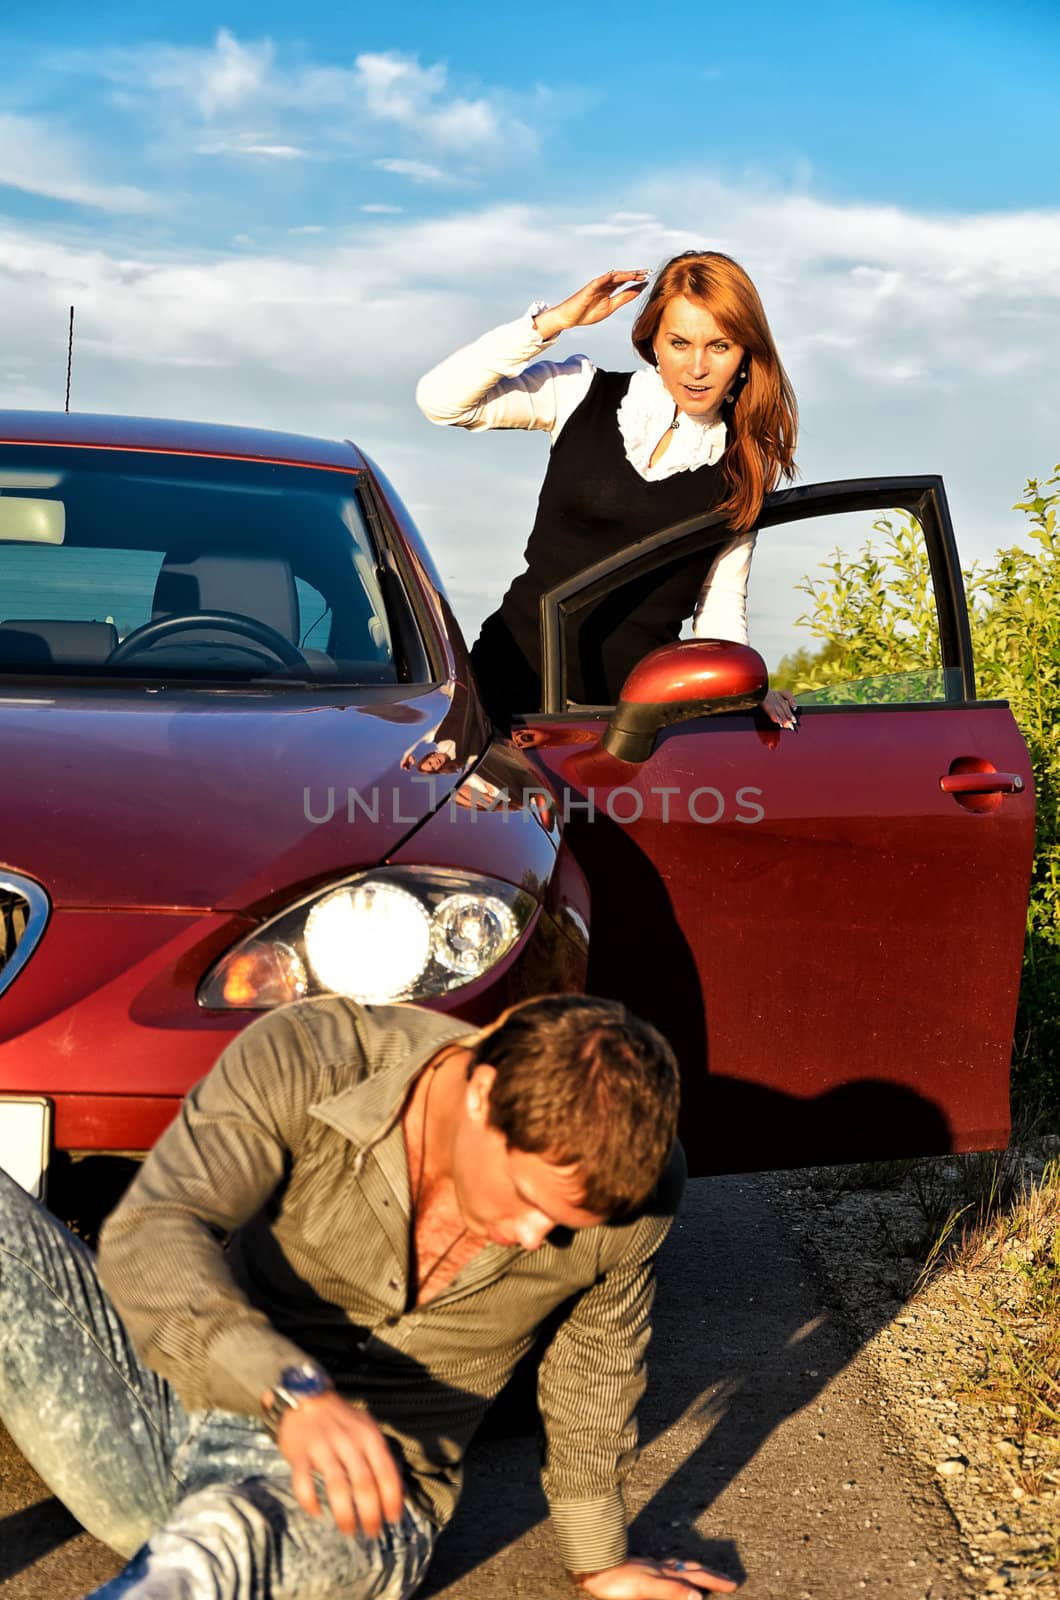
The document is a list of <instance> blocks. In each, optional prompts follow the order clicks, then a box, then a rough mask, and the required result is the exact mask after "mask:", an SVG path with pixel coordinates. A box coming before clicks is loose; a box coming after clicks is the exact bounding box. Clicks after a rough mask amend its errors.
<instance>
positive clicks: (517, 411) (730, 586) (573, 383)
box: [416, 304, 755, 644]
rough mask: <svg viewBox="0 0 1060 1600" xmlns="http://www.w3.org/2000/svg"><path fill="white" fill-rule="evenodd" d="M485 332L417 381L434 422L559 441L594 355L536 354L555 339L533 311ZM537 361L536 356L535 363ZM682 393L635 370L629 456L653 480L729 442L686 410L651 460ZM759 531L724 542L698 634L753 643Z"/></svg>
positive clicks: (622, 423) (701, 602)
mask: <svg viewBox="0 0 1060 1600" xmlns="http://www.w3.org/2000/svg"><path fill="white" fill-rule="evenodd" d="M544 309H545V307H544V305H543V304H535V305H533V306H531V307H530V309H529V311H528V312H527V313H526V314H525V316H522V317H518V318H517V319H516V320H515V321H514V322H506V323H503V324H502V325H501V326H500V327H499V328H493V329H491V330H490V332H489V333H484V334H483V335H482V337H481V338H479V339H476V340H475V341H474V342H473V343H472V344H469V345H465V346H464V347H463V349H461V350H457V351H456V352H455V353H454V354H453V355H451V356H448V357H447V358H446V359H445V360H444V361H441V362H439V364H438V365H437V366H436V367H432V369H431V371H430V372H428V373H426V374H425V375H424V376H423V377H422V378H421V379H420V381H419V383H418V384H417V386H416V403H417V405H418V406H419V408H420V410H421V411H422V412H423V414H424V416H426V417H427V418H428V419H429V420H430V421H431V422H436V423H439V424H440V425H443V426H446V425H447V426H450V427H458V428H467V429H469V430H470V431H471V432H477V431H478V430H479V429H481V428H527V429H538V430H540V431H542V432H545V433H547V434H548V435H549V438H550V443H552V444H554V443H555V441H556V440H557V439H558V438H559V435H560V433H561V432H562V430H563V426H564V424H565V423H566V421H567V419H568V418H569V417H570V416H571V415H572V414H573V413H574V411H575V410H576V408H577V407H578V406H579V405H580V404H581V402H582V401H583V400H584V399H585V396H586V395H587V394H588V392H589V386H590V384H591V383H592V381H593V376H594V374H595V372H596V367H595V366H594V364H593V363H592V362H591V361H590V360H589V358H588V356H581V355H578V356H569V357H568V359H567V360H566V361H536V360H534V358H535V356H539V355H540V354H541V352H542V351H543V350H546V349H548V347H549V346H550V345H552V344H554V343H555V340H554V339H543V338H542V337H541V335H540V334H539V333H538V331H537V329H536V327H535V326H534V321H533V318H534V315H535V314H536V312H538V311H542V310H544ZM528 362H532V363H533V364H532V365H530V366H528V365H527V363H528ZM673 415H674V402H673V400H672V398H671V397H670V395H669V393H668V391H667V389H666V387H665V385H664V383H663V381H662V379H661V378H660V377H659V374H658V373H657V372H656V370H655V368H654V367H644V368H642V369H641V370H639V371H637V372H635V373H634V374H633V377H632V379H631V381H630V385H629V389H628V390H627V392H626V395H625V397H624V398H623V400H622V403H621V405H620V406H619V408H618V426H619V430H620V432H621V434H622V440H623V443H624V446H625V451H626V459H627V460H628V461H629V463H630V465H631V466H632V467H633V468H634V469H635V470H636V471H637V472H639V473H640V476H641V477H642V478H644V479H645V480H646V481H647V482H649V483H651V482H655V481H657V480H659V479H662V478H669V477H672V476H673V474H674V473H676V472H689V471H691V470H692V469H693V468H695V467H702V466H708V465H711V464H713V463H714V462H715V461H717V460H718V458H719V457H720V456H721V453H722V451H723V450H724V449H725V423H724V422H723V421H721V420H719V421H717V422H712V423H702V422H700V421H698V420H697V419H696V418H695V417H687V416H685V415H684V414H682V416H681V417H680V426H679V427H678V428H677V429H676V431H675V432H674V434H673V435H672V437H671V440H670V443H669V445H668V446H667V448H666V451H665V453H664V454H663V456H662V457H661V459H660V460H659V461H657V462H656V464H655V466H652V465H651V456H652V452H653V451H654V450H655V448H656V446H657V445H658V443H659V440H660V439H661V438H662V436H663V434H664V433H665V432H666V430H667V428H669V427H670V425H671V423H672V421H673ZM754 547H755V533H754V530H751V531H750V532H748V533H741V534H738V535H737V536H736V537H735V538H733V539H730V540H728V541H727V543H725V544H723V545H721V547H720V548H719V550H718V553H717V555H716V556H715V557H714V560H713V561H712V563H711V565H710V568H709V570H708V572H707V575H706V577H705V579H704V580H703V585H702V587H701V589H700V591H699V598H698V600H697V601H696V609H695V615H694V618H693V622H692V631H693V633H694V634H695V635H696V637H697V638H699V639H732V640H735V641H736V642H737V643H739V644H746V643H747V642H748V638H747V578H748V574H749V572H750V570H751V556H752V555H753V553H754Z"/></svg>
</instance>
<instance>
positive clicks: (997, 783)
mask: <svg viewBox="0 0 1060 1600" xmlns="http://www.w3.org/2000/svg"><path fill="white" fill-rule="evenodd" d="M939 788H940V789H941V790H942V791H943V793H944V794H1022V793H1023V779H1022V778H1021V777H1020V775H1019V773H1018V772H947V773H946V774H945V776H944V777H941V778H940V779H939Z"/></svg>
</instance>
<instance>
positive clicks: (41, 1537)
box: [0, 1498, 81, 1583]
mask: <svg viewBox="0 0 1060 1600" xmlns="http://www.w3.org/2000/svg"><path fill="white" fill-rule="evenodd" d="M80 1533H81V1525H80V1523H79V1522H75V1520H74V1518H73V1517H72V1516H71V1515H70V1513H69V1511H67V1509H66V1507H65V1506H64V1505H62V1504H61V1503H60V1501H58V1500H56V1499H54V1498H49V1499H47V1500H39V1501H38V1502H37V1504H36V1505H33V1506H25V1507H24V1508H23V1509H22V1510H21V1511H12V1512H11V1513H10V1515H9V1516H6V1517H0V1583H4V1582H5V1581H6V1579H8V1578H13V1577H14V1576H15V1574H16V1573H18V1572H23V1571H24V1570H25V1569H26V1568H27V1567H31V1566H32V1565H33V1563H34V1561H37V1560H39V1559H40V1557H41V1556H46V1555H49V1554H50V1552H51V1551H52V1550H58V1548H59V1546H60V1545H64V1544H67V1543H69V1541H70V1540H71V1539H76V1538H77V1537H78V1535H79V1534H80Z"/></svg>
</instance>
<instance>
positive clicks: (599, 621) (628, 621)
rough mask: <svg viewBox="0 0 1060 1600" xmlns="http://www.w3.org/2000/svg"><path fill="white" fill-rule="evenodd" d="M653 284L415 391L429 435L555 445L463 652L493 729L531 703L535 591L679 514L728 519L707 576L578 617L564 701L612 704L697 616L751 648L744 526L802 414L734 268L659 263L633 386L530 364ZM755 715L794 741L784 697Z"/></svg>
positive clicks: (784, 457) (542, 326)
mask: <svg viewBox="0 0 1060 1600" xmlns="http://www.w3.org/2000/svg"><path fill="white" fill-rule="evenodd" d="M646 279H647V273H645V272H643V271H635V272H629V271H613V272H605V273H603V274H602V275H601V276H600V277H598V278H594V279H593V280H592V282H591V283H587V284H586V285H585V287H584V288H582V289H579V290H578V291H577V293H575V294H572V295H570V296H569V298H568V299H566V300H563V301H561V302H560V303H559V304H558V305H555V306H545V305H543V304H541V303H537V304H535V305H534V306H531V308H530V311H529V312H528V313H527V315H526V316H525V317H523V318H520V319H519V320H518V321H516V322H513V323H507V324H505V325H504V326H502V327H500V328H495V329H494V330H493V331H492V332H490V333H487V334H485V335H483V337H482V338H481V339H478V340H476V341H475V343H474V344H470V345H468V346H466V347H465V348H464V349H463V350H458V351H457V352H456V354H455V355H452V356H450V357H449V358H448V359H447V360H446V361H443V362H442V363H441V364H440V365H439V366H437V367H435V368H434V369H433V370H432V371H431V372H429V373H427V375H426V376H425V377H424V378H422V379H421V380H420V383H419V386H418V388H417V391H416V399H417V403H418V404H419V406H420V409H421V410H422V411H423V412H424V413H425V415H426V416H427V417H429V418H430V420H431V421H432V422H438V423H448V424H454V425H456V426H458V427H463V428H469V429H472V430H476V429H479V428H536V429H543V430H545V431H546V432H548V433H549V435H550V437H551V443H552V450H551V455H550V459H549V465H548V470H547V472H546V474H545V480H544V483H543V485H542V488H541V495H540V499H539V502H538V511H537V518H536V521H535V523H534V527H533V529H532V531H531V534H530V541H529V544H528V545H527V549H526V563H527V565H526V571H525V572H523V573H521V574H520V575H519V576H518V577H517V578H516V579H515V581H514V582H513V583H512V585H511V587H510V588H509V590H508V592H507V594H506V595H505V596H504V599H503V601H502V602H501V605H500V608H499V610H497V611H495V612H494V613H493V614H492V616H489V617H487V619H486V621H485V622H484V623H483V625H482V631H481V633H480V635H479V638H478V640H477V641H476V643H475V646H474V648H473V650H472V653H471V654H472V660H473V662H474V665H475V670H476V675H477V677H478V680H479V684H480V687H481V689H482V692H483V697H484V699H485V702H486V706H487V709H488V710H489V711H490V713H491V715H492V716H493V718H494V720H495V721H496V722H498V723H499V724H500V725H501V726H507V725H508V724H509V722H510V719H511V717H512V715H513V714H515V713H519V712H526V711H534V710H537V709H539V707H540V705H541V677H540V633H539V611H538V602H539V599H540V596H541V594H542V593H543V592H544V591H545V590H546V589H549V588H551V587H552V585H553V584H555V583H557V582H559V581H561V580H562V579H564V578H566V577H569V576H570V575H571V574H573V573H575V572H578V571H580V570H581V569H582V568H584V567H587V566H590V565H591V564H592V563H593V562H595V561H599V560H601V559H602V558H603V557H604V556H606V555H608V554H610V553H611V552H612V551H614V550H616V549H621V548H623V547H625V546H627V545H630V544H633V543H634V542H635V541H636V540H638V539H640V538H643V537H644V536H645V535H646V534H649V533H654V532H655V531H657V530H658V529H659V528H664V527H667V526H668V525H670V524H671V523H675V522H680V521H682V520H684V519H685V518H687V517H693V516H696V515H697V514H700V513H703V512H707V511H711V510H717V511H719V512H722V513H724V518H723V520H722V521H721V522H719V525H718V550H717V554H716V555H715V557H714V559H713V561H712V563H711V565H710V569H709V571H708V573H707V574H706V577H705V579H704V577H703V573H702V570H701V569H696V570H690V569H689V566H688V564H687V562H686V563H684V564H683V566H680V567H679V566H677V565H674V566H672V567H670V568H668V569H663V571H662V572H661V573H656V574H653V575H652V576H651V577H650V578H648V579H643V580H640V581H639V582H636V583H633V584H631V585H628V586H626V588H625V589H623V590H621V591H618V592H617V593H615V594H612V595H610V596H608V597H607V599H605V600H604V601H602V602H600V603H598V604H597V605H596V606H595V607H593V608H592V610H591V611H590V612H589V613H588V615H587V616H586V615H585V614H584V613H583V614H582V615H581V616H580V617H579V618H577V619H575V620H576V622H577V624H578V625H577V628H576V630H575V628H574V627H571V628H570V630H569V635H568V637H569V645H568V692H569V694H570V697H571V698H572V699H573V700H575V701H582V702H585V703H589V704H594V703H605V704H610V703H613V702H614V701H615V700H616V699H617V698H618V694H619V691H620V689H621V686H622V683H623V682H624V680H625V677H626V675H627V673H628V672H629V670H630V669H631V667H632V666H633V665H634V664H635V663H636V662H637V661H638V660H640V659H641V657H642V656H644V655H646V654H647V652H648V651H649V650H652V649H654V648H655V647H656V646H657V645H660V644H665V643H667V642H668V641H669V640H672V639H676V638H677V637H678V634H679V632H680V628H681V623H682V622H683V620H684V618H685V617H687V616H688V615H690V614H691V613H692V612H693V610H694V613H695V614H694V621H693V630H694V632H695V634H696V635H697V636H698V637H701V638H721V639H734V640H737V641H739V642H742V643H746V642H747V621H746V609H745V598H746V589H747V574H748V570H749V567H750V562H751V554H752V551H753V549H754V539H755V534H754V525H755V521H756V519H757V516H758V513H759V510H760V507H761V503H762V496H763V494H765V493H767V492H768V491H769V490H770V489H772V488H774V487H775V486H776V484H777V482H778V481H779V479H780V477H781V476H782V475H783V476H785V477H788V478H790V477H792V476H793V474H794V470H795V468H794V460H793V452H794V447H795V433H796V426H797V411H796V405H795V396H794V394H793V393H792V389H791V385H790V384H789V382H788V380H787V377H786V375H785V373H784V369H783V367H782V366H781V364H780V359H779V357H778V355H777V352H776V347H775V345H774V343H773V338H772V335H771V333H770V331H769V325H768V323H767V321H766V317H765V312H764V311H763V309H762V304H761V301H760V300H759V298H758V293H757V291H756V290H755V287H754V285H753V284H752V282H751V280H750V278H748V276H747V274H746V273H745V272H744V271H743V269H742V267H740V266H738V265H737V264H736V262H735V261H733V260H731V259H730V258H729V257H728V256H724V255H720V254H718V253H717V252H715V251H708V252H703V253H699V252H696V251H687V252H685V254H683V255H679V256H675V257H674V258H673V260H671V261H669V262H667V264H666V265H665V266H664V267H663V268H662V270H661V271H660V272H659V274H658V276H657V278H656V280H655V283H654V285H653V286H652V289H651V292H650V294H649V295H648V298H647V300H646V302H645V304H644V306H643V308H642V310H641V312H640V314H639V316H638V317H637V320H636V322H635V323H634V325H633V345H634V348H635V349H636V351H637V353H638V355H640V356H641V357H642V358H643V360H644V361H645V362H646V363H647V366H646V367H645V368H642V369H641V370H640V371H638V372H636V373H614V372H604V371H601V370H600V369H598V368H596V367H595V366H594V365H593V363H592V362H591V361H589V360H588V358H587V357H586V356H572V357H570V358H569V359H568V360H566V361H563V362H553V361H535V360H533V358H534V357H535V356H537V355H539V354H540V353H541V352H542V351H543V350H545V349H546V348H547V347H548V346H550V345H551V344H552V343H553V342H554V341H555V340H556V339H557V338H558V337H559V335H560V334H561V333H562V332H564V331H565V330H566V329H569V328H577V327H587V326H589V325H590V324H592V323H595V322H602V321H603V320H604V319H605V318H606V317H609V316H611V315H612V314H613V313H614V312H615V311H617V310H619V308H620V307H622V306H625V305H628V304H629V303H630V302H631V301H633V300H635V299H636V297H637V296H638V295H639V294H640V293H641V291H642V289H643V288H644V285H645V282H646ZM527 362H532V365H529V366H528V365H527ZM734 535H735V537H734ZM765 709H766V710H767V712H768V713H769V715H770V716H771V717H772V718H773V720H774V721H775V722H778V723H780V725H781V726H782V727H787V728H793V727H794V726H795V720H794V702H793V701H792V699H791V697H790V695H788V694H787V693H786V692H785V691H782V690H780V691H778V690H771V691H770V692H769V694H768V696H767V698H766V701H765Z"/></svg>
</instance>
